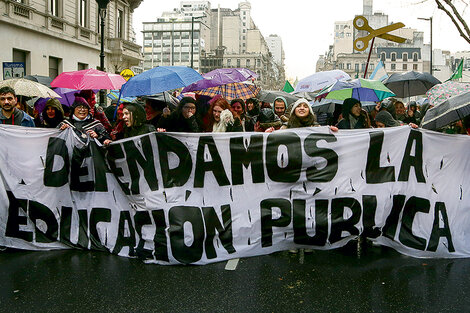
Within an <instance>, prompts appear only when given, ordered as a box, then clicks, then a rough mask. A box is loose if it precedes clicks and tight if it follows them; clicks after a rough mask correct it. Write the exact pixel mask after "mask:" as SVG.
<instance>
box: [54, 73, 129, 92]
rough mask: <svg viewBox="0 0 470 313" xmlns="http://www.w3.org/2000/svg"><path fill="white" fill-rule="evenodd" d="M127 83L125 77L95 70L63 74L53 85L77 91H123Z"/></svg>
mask: <svg viewBox="0 0 470 313" xmlns="http://www.w3.org/2000/svg"><path fill="white" fill-rule="evenodd" d="M124 83H126V80H125V79H124V77H122V76H121V75H118V74H111V73H106V72H102V71H98V70H95V69H92V68H90V69H86V70H81V71H74V72H63V73H61V74H60V75H59V76H57V77H56V78H55V79H54V80H53V81H52V83H51V86H52V87H62V88H70V89H77V90H87V89H121V86H122V85H123V84H124Z"/></svg>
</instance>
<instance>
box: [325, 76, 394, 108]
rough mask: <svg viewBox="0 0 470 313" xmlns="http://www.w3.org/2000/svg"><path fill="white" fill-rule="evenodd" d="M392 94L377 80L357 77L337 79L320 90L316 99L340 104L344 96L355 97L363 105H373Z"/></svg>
mask: <svg viewBox="0 0 470 313" xmlns="http://www.w3.org/2000/svg"><path fill="white" fill-rule="evenodd" d="M394 95H395V94H394V93H393V92H392V91H390V90H389V89H388V88H387V87H385V85H384V84H383V83H382V82H380V81H378V80H369V79H364V78H358V79H354V80H350V81H337V82H336V83H334V84H333V85H331V86H329V87H327V88H325V89H323V90H322V91H320V92H319V93H318V95H317V100H321V99H327V100H328V99H329V100H331V102H332V103H339V104H342V103H343V101H344V100H345V99H346V98H355V99H358V100H359V101H361V103H362V105H363V106H375V105H376V102H378V101H382V100H383V99H385V98H388V97H392V96H394ZM324 103H325V102H324Z"/></svg>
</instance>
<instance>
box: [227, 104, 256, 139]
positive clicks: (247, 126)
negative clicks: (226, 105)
mask: <svg viewBox="0 0 470 313" xmlns="http://www.w3.org/2000/svg"><path fill="white" fill-rule="evenodd" d="M230 106H231V107H232V110H233V111H235V112H236V113H237V114H238V116H240V121H241V123H242V127H243V131H248V132H252V131H254V127H255V123H254V122H253V119H252V118H251V117H250V116H248V115H247V114H246V110H245V102H244V101H243V100H242V99H234V100H232V101H231V102H230Z"/></svg>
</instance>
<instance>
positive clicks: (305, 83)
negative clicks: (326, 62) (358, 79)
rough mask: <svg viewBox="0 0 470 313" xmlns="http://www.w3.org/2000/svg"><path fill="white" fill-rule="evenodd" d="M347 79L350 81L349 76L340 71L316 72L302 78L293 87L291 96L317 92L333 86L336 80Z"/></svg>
mask: <svg viewBox="0 0 470 313" xmlns="http://www.w3.org/2000/svg"><path fill="white" fill-rule="evenodd" d="M348 79H351V76H349V75H348V74H347V73H345V72H344V71H341V70H332V71H324V72H318V73H315V74H313V75H310V76H307V77H305V78H302V79H301V80H300V81H299V82H298V83H297V85H296V86H295V90H294V92H293V94H296V93H300V92H315V91H319V90H321V89H323V88H325V87H327V86H329V85H331V84H333V83H334V82H336V81H337V80H348Z"/></svg>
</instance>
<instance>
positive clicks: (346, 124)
mask: <svg viewBox="0 0 470 313" xmlns="http://www.w3.org/2000/svg"><path fill="white" fill-rule="evenodd" d="M342 116H343V119H342V120H340V121H339V122H338V125H337V127H338V128H339V129H360V128H370V119H369V116H368V114H367V112H366V111H364V110H362V105H361V102H360V101H359V100H357V99H354V98H347V99H345V100H344V101H343V107H342Z"/></svg>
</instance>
